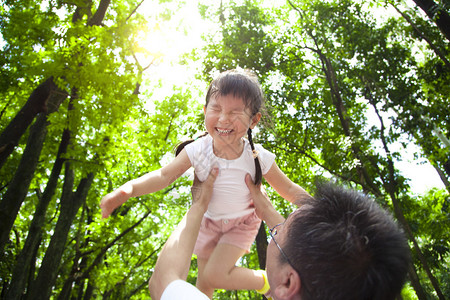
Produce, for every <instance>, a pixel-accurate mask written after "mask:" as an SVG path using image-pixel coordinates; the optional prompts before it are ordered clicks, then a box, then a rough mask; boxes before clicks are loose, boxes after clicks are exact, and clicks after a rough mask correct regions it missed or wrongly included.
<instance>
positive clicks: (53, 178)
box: [6, 129, 70, 299]
mask: <svg viewBox="0 0 450 300" xmlns="http://www.w3.org/2000/svg"><path fill="white" fill-rule="evenodd" d="M69 141H70V132H69V130H67V129H66V130H64V132H63V135H62V138H61V143H60V144H59V149H58V154H57V157H56V160H55V163H54V164H53V169H52V172H51V174H50V177H49V180H48V182H47V186H46V187H45V190H44V193H43V194H42V197H41V199H40V200H39V203H38V205H37V207H36V211H35V213H34V215H33V221H32V222H31V225H30V228H29V230H28V236H27V239H26V241H25V244H24V246H23V248H22V251H21V252H20V254H19V256H18V258H17V262H16V264H15V266H14V271H13V275H12V278H11V284H10V287H9V289H8V292H7V294H6V295H7V297H6V298H7V299H20V295H22V293H23V290H24V287H25V283H26V279H27V270H29V267H30V264H31V262H32V261H33V257H32V253H33V252H32V249H35V248H36V247H39V242H40V239H41V234H42V226H43V225H44V222H45V216H46V212H47V207H48V205H49V203H50V201H51V200H52V197H53V195H54V193H55V190H56V187H57V183H58V179H59V175H60V173H61V169H62V166H63V163H64V161H65V159H63V158H62V155H63V154H64V153H66V150H67V146H68V145H69Z"/></svg>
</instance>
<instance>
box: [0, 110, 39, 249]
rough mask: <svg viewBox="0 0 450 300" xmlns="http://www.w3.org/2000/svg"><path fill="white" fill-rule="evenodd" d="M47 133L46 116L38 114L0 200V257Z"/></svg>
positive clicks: (25, 194)
mask: <svg viewBox="0 0 450 300" xmlns="http://www.w3.org/2000/svg"><path fill="white" fill-rule="evenodd" d="M46 135H47V116H46V115H45V114H41V115H39V117H38V118H37V119H36V122H35V123H34V124H33V126H32V127H31V130H30V135H29V137H28V141H27V145H26V147H25V150H24V152H23V155H22V158H21V160H20V163H19V166H18V167H17V169H16V172H15V174H14V177H13V179H12V181H11V182H10V184H9V186H8V190H7V191H6V193H5V195H4V196H3V199H2V200H1V202H0V257H1V256H3V249H4V247H5V245H6V244H7V243H8V240H9V233H10V231H11V229H12V227H13V224H14V221H15V220H16V216H17V214H18V212H19V209H20V206H21V205H22V203H23V201H24V200H25V197H26V196H27V194H28V187H29V186H30V183H31V180H32V179H33V176H34V170H35V169H36V166H37V164H38V161H39V155H40V153H41V150H42V147H43V145H44V140H45V137H46Z"/></svg>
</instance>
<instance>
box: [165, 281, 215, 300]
mask: <svg viewBox="0 0 450 300" xmlns="http://www.w3.org/2000/svg"><path fill="white" fill-rule="evenodd" d="M184 299H185V300H188V299H193V300H208V299H209V298H208V297H207V296H206V295H205V294H203V293H202V292H200V290H199V289H197V288H196V287H195V286H193V285H192V284H190V283H188V282H186V281H184V280H175V281H172V282H171V283H169V285H168V286H167V287H166V289H165V290H164V292H163V294H162V296H161V300H184Z"/></svg>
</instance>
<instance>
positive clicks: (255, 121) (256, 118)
mask: <svg viewBox="0 0 450 300" xmlns="http://www.w3.org/2000/svg"><path fill="white" fill-rule="evenodd" d="M261 116H262V114H261V113H260V112H257V113H256V114H255V115H254V116H253V117H252V120H251V123H250V128H251V129H253V128H255V126H256V124H258V122H259V120H261Z"/></svg>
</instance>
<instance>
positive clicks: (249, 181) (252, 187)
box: [245, 174, 257, 193]
mask: <svg viewBox="0 0 450 300" xmlns="http://www.w3.org/2000/svg"><path fill="white" fill-rule="evenodd" d="M245 184H247V187H248V189H249V190H250V193H253V192H255V191H257V186H256V185H255V183H254V182H253V180H252V176H250V174H247V175H245Z"/></svg>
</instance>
